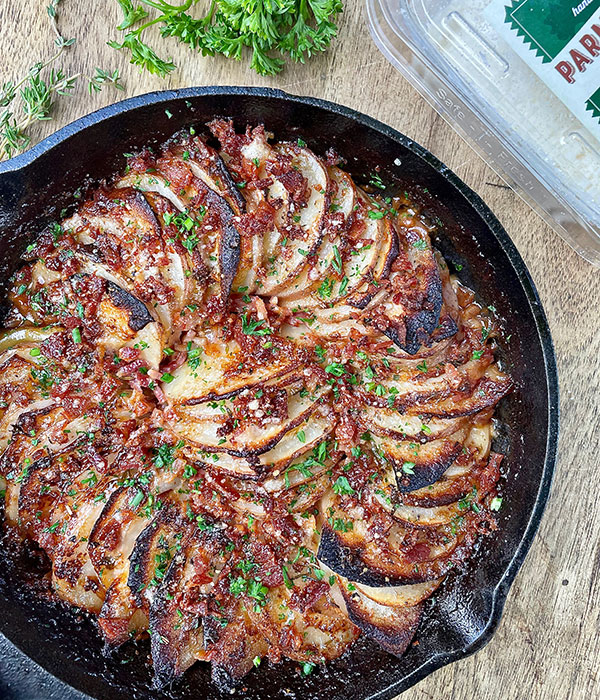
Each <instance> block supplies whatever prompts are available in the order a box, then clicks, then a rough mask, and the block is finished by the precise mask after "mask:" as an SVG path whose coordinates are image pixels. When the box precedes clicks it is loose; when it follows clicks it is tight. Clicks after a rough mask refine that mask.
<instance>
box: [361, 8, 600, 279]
mask: <svg viewBox="0 0 600 700" xmlns="http://www.w3.org/2000/svg"><path fill="white" fill-rule="evenodd" d="M367 11H368V17H369V24H370V28H371V33H372V35H373V37H374V39H375V41H376V43H377V45H378V46H379V48H380V49H381V51H382V52H383V54H384V55H385V56H386V57H387V58H388V60H389V61H390V62H391V63H392V64H393V65H394V66H395V67H396V68H398V69H399V70H400V71H401V72H402V74H403V75H404V76H405V77H406V78H407V79H408V80H409V81H410V82H411V83H412V84H413V85H414V86H415V87H416V88H417V90H419V92H420V93H421V94H422V95H423V96H424V97H425V98H426V99H427V100H428V101H429V102H430V103H431V105H432V106H433V107H434V108H435V109H436V110H437V111H438V112H439V113H440V114H441V115H442V116H443V117H444V118H445V119H446V120H447V121H448V122H449V123H450V124H451V125H452V126H453V127H454V128H455V129H456V130H457V131H458V132H459V133H460V134H461V135H462V136H463V137H464V138H465V139H466V140H467V141H468V142H469V143H470V145H471V146H472V147H473V148H474V149H475V150H476V151H477V152H478V153H479V154H480V155H481V156H482V157H483V158H484V159H485V160H486V161H487V162H488V163H489V165H490V166H491V167H492V168H494V170H495V171H496V172H497V173H498V174H499V175H500V176H501V177H502V178H503V179H504V180H506V181H507V182H508V184H510V185H511V186H512V187H513V188H514V189H515V190H516V191H517V192H518V193H519V194H520V195H521V196H522V197H523V198H524V199H525V200H526V201H527V202H528V203H529V204H530V205H531V206H532V207H533V208H534V209H535V210H536V211H537V212H538V213H539V214H540V215H541V216H542V217H543V218H544V219H545V220H546V221H547V222H548V223H549V224H550V225H551V226H552V227H553V228H554V229H555V230H556V231H557V232H558V233H559V234H560V235H561V236H562V237H563V238H564V239H565V240H566V241H567V243H569V244H570V245H571V246H572V247H573V248H574V249H575V250H576V251H577V252H578V253H580V254H581V255H582V256H583V257H584V258H585V259H586V260H588V261H589V262H591V263H593V264H594V265H597V266H599V267H600V0H582V1H581V2H580V1H579V0H568V1H567V2H565V0H367Z"/></svg>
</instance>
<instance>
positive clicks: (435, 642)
mask: <svg viewBox="0 0 600 700" xmlns="http://www.w3.org/2000/svg"><path fill="white" fill-rule="evenodd" d="M216 116H228V117H233V119H234V121H235V123H236V126H237V128H238V129H243V128H244V127H245V126H246V124H247V123H249V124H257V123H264V124H265V125H267V128H268V129H269V130H271V131H273V132H274V133H275V134H276V136H277V138H279V139H297V138H298V137H301V138H302V139H303V140H305V141H306V142H307V143H308V145H309V146H310V147H311V148H312V149H313V150H315V151H316V152H317V153H319V154H324V153H325V151H326V150H327V148H329V147H330V146H333V147H334V149H335V150H336V151H337V152H338V153H339V154H340V155H342V156H343V157H344V158H345V159H346V160H347V165H346V168H347V169H348V170H349V171H350V172H351V173H352V174H353V175H354V176H356V177H357V178H358V180H359V181H360V180H363V181H364V178H366V179H368V177H369V174H370V173H372V172H374V171H375V170H376V169H378V170H379V174H380V176H381V178H382V180H383V181H384V182H385V183H388V185H389V186H388V191H387V193H388V194H393V193H395V192H397V191H399V190H404V189H408V190H410V191H411V193H413V195H414V196H415V197H416V198H418V199H419V200H420V201H422V202H423V203H424V205H425V207H426V208H428V209H429V210H430V213H431V214H432V215H433V216H437V217H439V219H440V220H441V223H442V226H441V229H440V230H441V233H440V234H439V236H438V237H437V239H436V241H435V242H436V245H437V246H438V248H439V249H440V250H441V251H442V252H443V253H444V255H445V256H446V259H447V260H448V261H449V262H450V264H451V265H453V266H454V269H455V270H456V271H457V274H458V276H459V277H460V278H461V279H463V280H464V281H465V282H466V283H467V284H468V285H470V286H472V287H473V288H474V289H475V290H476V291H477V293H478V294H479V296H480V298H481V299H482V300H484V301H485V303H487V304H493V305H494V306H495V307H496V309H497V313H498V315H499V316H500V317H501V318H502V319H503V320H504V324H505V336H508V335H510V341H508V340H507V341H506V342H504V343H503V345H502V347H501V348H500V351H499V352H500V357H501V360H502V363H503V365H504V367H505V368H506V369H508V371H509V372H510V373H511V374H512V376H513V377H514V379H515V381H516V390H515V391H514V393H513V394H512V395H511V396H509V397H508V398H507V399H505V400H504V401H503V403H502V405H501V408H500V411H499V430H498V437H497V439H496V445H495V447H496V449H497V450H499V451H502V452H504V453H505V454H506V455H507V457H506V460H505V463H504V468H505V471H506V472H507V476H506V479H505V480H504V482H503V487H502V489H503V496H504V504H503V507H502V509H501V511H500V514H499V529H498V530H497V531H496V532H495V533H494V534H493V535H492V536H491V537H489V538H488V539H486V540H485V543H484V544H483V547H485V550H486V556H485V561H483V560H482V559H480V558H479V557H475V559H474V560H473V561H472V562H471V563H470V564H469V566H468V568H467V569H466V571H464V573H461V574H459V575H456V576H454V577H452V578H451V579H450V580H449V581H447V582H446V584H445V585H444V587H443V590H441V592H440V593H439V595H438V596H437V597H436V599H435V600H434V601H433V602H432V603H431V604H430V606H429V609H428V611H427V614H426V615H425V619H424V620H423V622H422V624H421V626H420V629H419V631H418V634H417V639H418V641H419V643H418V645H414V646H412V647H411V648H410V649H409V651H408V652H407V653H406V654H405V656H404V657H403V658H401V659H396V658H394V657H392V656H390V655H388V654H387V653H385V652H383V651H381V650H380V649H379V648H377V647H376V646H375V645H374V644H371V643H369V642H365V641H362V640H361V641H359V643H358V644H357V645H356V646H355V647H354V648H353V649H352V650H351V651H350V652H349V653H348V654H347V655H346V656H344V657H343V658H342V659H339V660H338V661H335V662H332V663H330V664H329V665H328V666H327V667H326V668H325V669H322V670H318V671H315V672H314V673H313V674H312V675H311V676H309V677H302V676H301V675H299V673H298V672H297V664H294V663H291V662H289V663H284V664H281V665H279V666H276V667H273V666H271V667H269V666H268V665H266V666H265V665H263V666H262V667H261V668H260V670H259V671H258V672H253V673H251V674H250V675H249V676H248V678H247V679H246V683H245V684H244V686H243V688H244V693H243V696H244V698H247V699H248V700H250V699H252V700H259V699H260V700H271V699H273V700H275V699H276V698H283V697H292V698H293V697H295V698H299V699H300V698H303V699H305V700H308V699H309V698H320V697H323V694H324V689H325V688H326V689H327V696H328V698H329V699H330V700H341V699H342V698H353V699H357V700H359V699H363V698H365V699H366V698H391V697H393V696H394V695H396V694H397V693H399V692H401V691H402V690H404V689H406V688H408V687H409V686H411V685H412V684H414V683H415V682H416V681H418V680H419V679H421V678H423V677H424V676H425V675H427V674H428V673H430V672H431V671H433V670H435V669H436V668H439V667H440V666H443V665H444V664H447V663H449V662H450V661H453V660H455V659H458V658H461V657H464V656H466V655H468V654H469V653H472V652H473V651H475V650H477V649H479V648H480V647H482V646H483V645H484V644H485V643H486V642H487V641H488V640H489V639H490V637H491V636H492V634H493V632H494V630H495V628H496V626H497V624H498V622H499V618H500V614H501V611H502V607H503V604H504V601H505V598H506V595H507V593H508V589H509V587H510V584H511V582H512V580H513V578H514V576H515V574H516V572H517V570H518V568H519V566H520V565H521V564H522V562H523V559H524V557H525V554H526V552H527V550H528V548H529V546H530V543H531V540H532V538H533V535H534V532H535V530H536V529H537V526H538V524H539V521H540V519H541V515H542V511H543V508H544V505H545V502H546V500H547V496H548V491H549V487H550V481H551V476H552V471H553V467H554V460H555V449H556V440H557V433H558V387H557V379H556V367H555V361H554V354H553V348H552V341H551V337H550V333H549V330H548V326H547V323H546V319H545V316H544V312H543V310H542V308H541V305H540V302H539V298H538V296H537V292H536V290H535V287H534V285H533V282H532V281H531V278H530V276H529V274H528V272H527V270H526V268H525V266H524V264H523V261H522V260H521V258H520V256H519V254H518V253H517V251H516V249H515V248H514V246H513V245H512V243H511V242H510V240H509V239H508V237H507V235H506V233H505V232H504V230H503V229H502V227H501V225H500V224H499V222H498V221H497V219H496V218H495V217H494V216H493V215H492V213H491V212H490V211H489V209H488V208H487V207H486V206H485V205H484V204H483V202H482V201H481V200H480V199H479V198H478V197H477V195H475V194H474V193H473V192H472V191H471V190H469V189H468V188H467V187H466V186H465V185H464V184H463V183H462V182H461V181H460V180H459V179H458V178H457V177H456V176H454V175H453V174H452V173H451V172H450V171H449V170H448V169H447V168H446V167H445V166H443V165H442V164H441V163H440V162H439V161H438V160H436V159H435V158H434V157H433V156H432V155H431V154H429V153H428V152H427V151H426V150H425V149H423V148H422V147H420V146H418V145H417V144H415V143H414V142H412V141H410V140H409V139H408V138H406V137H405V136H403V135H402V134H399V133H398V132H396V131H394V130H392V129H390V128H388V127H386V126H384V125H383V124H381V123H379V122H376V121H374V120H372V119H370V118H368V117H365V116H364V115H361V114H358V113H356V112H354V111H352V110H350V109H347V108H344V107H340V106H338V105H334V104H331V103H326V102H323V101H320V100H315V99H311V98H303V97H293V96H290V95H287V94H285V93H282V92H280V91H274V90H266V89H248V88H190V89H186V90H181V91H177V92H163V93H152V94H150V95H145V96H142V97H139V98H133V99H131V100H127V101H126V102H123V103H119V104H116V105H113V106H112V107H108V108H106V109H104V110H101V111H100V112H98V113H96V114H93V115H90V116H89V117H85V118H83V119H82V120H80V121H79V122H75V123H74V124H72V125H70V126H69V127H66V128H65V129H63V130H62V131H61V132H59V133H58V134H55V135H54V136H53V137H50V138H49V139H47V140H46V141H45V142H43V143H42V144H41V145H40V146H38V147H36V148H34V149H33V150H32V151H31V152H30V153H29V154H25V155H24V156H22V157H19V158H17V159H15V160H14V161H10V162H8V163H6V164H3V165H0V251H1V253H2V255H1V256H0V258H1V259H0V280H2V281H3V282H4V283H5V282H6V280H7V278H8V276H9V275H10V274H11V272H12V271H14V269H15V266H16V264H17V260H18V258H19V255H20V253H21V252H22V250H23V248H24V247H25V246H26V245H27V244H28V242H30V239H31V238H32V237H33V236H34V235H35V232H36V231H39V230H40V228H41V223H43V222H44V221H46V220H53V219H55V218H57V217H58V215H59V212H60V211H61V209H62V208H63V207H68V206H70V205H73V203H75V202H76V201H77V197H78V196H80V194H81V192H82V191H84V190H85V186H86V185H87V184H88V183H97V182H98V181H100V180H101V179H102V178H105V177H108V176H110V175H111V173H114V172H115V171H117V170H120V169H122V168H123V167H124V166H125V160H126V159H125V157H124V156H123V153H126V152H130V151H134V150H135V149H136V148H139V147H142V146H144V145H148V144H153V143H159V142H161V141H163V140H165V139H166V138H167V137H169V136H170V135H171V134H173V133H174V132H175V131H177V130H178V129H180V128H182V127H189V126H190V125H192V124H193V125H200V128H202V124H204V123H205V122H206V121H209V120H210V119H212V118H214V117H216ZM82 188H83V190H82ZM384 194H386V193H384ZM2 557H3V559H4V561H3V562H2V565H1V566H0V631H1V632H2V633H3V634H4V635H6V637H8V639H10V640H11V641H12V642H13V643H14V644H16V645H17V646H18V647H20V648H21V649H22V650H23V651H24V652H25V653H26V654H27V655H28V656H29V657H30V658H31V659H33V660H34V661H36V662H37V663H39V664H40V665H41V666H43V667H44V668H46V669H47V670H49V671H50V672H51V673H52V674H53V675H55V676H57V677H58V678H60V679H62V680H63V681H66V682H67V683H69V684H71V685H72V686H74V687H75V688H77V689H79V690H81V691H83V692H85V693H87V694H89V695H91V696H93V697H95V698H102V699H104V698H110V699H111V700H120V699H123V700H132V698H136V699H137V698H149V697H153V698H159V697H169V698H181V699H184V698H204V699H205V700H213V699H215V700H216V698H218V697H219V694H218V693H217V692H216V691H215V689H214V687H213V686H212V685H211V683H210V679H209V674H208V667H207V666H206V665H204V664H196V666H195V667H194V668H193V669H192V670H191V671H190V672H188V673H187V674H186V676H185V678H184V679H183V680H182V681H180V682H178V683H176V684H175V685H174V686H173V687H172V688H171V689H169V690H168V691H167V692H165V693H164V694H163V693H157V692H156V691H152V690H150V685H149V683H150V672H149V668H148V666H147V663H146V661H147V654H148V649H147V647H146V646H145V645H144V644H139V645H131V646H130V647H126V648H124V649H122V650H121V651H120V652H119V653H118V655H117V656H116V657H115V658H113V659H107V658H105V657H103V656H102V654H101V647H102V645H101V642H100V638H99V636H98V635H97V633H96V631H95V626H94V623H93V622H92V621H90V620H88V619H87V618H86V617H85V616H82V615H77V614H76V613H74V612H73V611H70V610H65V609H64V608H63V607H62V606H60V605H56V604H53V603H48V602H44V601H43V600H40V599H38V598H36V596H34V595H32V594H31V592H30V589H29V588H27V586H26V585H24V584H23V583H21V582H20V581H21V579H22V570H25V571H26V570H27V569H28V565H27V562H25V563H23V558H22V557H21V558H20V559H19V560H18V561H17V562H16V563H15V562H14V561H13V560H12V559H10V558H9V557H7V556H6V555H4V554H3V555H2ZM240 694H241V693H240ZM23 697H25V696H23Z"/></svg>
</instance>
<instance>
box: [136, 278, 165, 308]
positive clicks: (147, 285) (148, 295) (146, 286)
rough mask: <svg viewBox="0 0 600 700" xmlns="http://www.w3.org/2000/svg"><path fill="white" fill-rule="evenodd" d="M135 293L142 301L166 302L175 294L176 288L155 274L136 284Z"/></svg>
mask: <svg viewBox="0 0 600 700" xmlns="http://www.w3.org/2000/svg"><path fill="white" fill-rule="evenodd" d="M135 293H136V295H137V296H138V297H139V298H140V299H141V300H142V301H149V302H153V301H154V300H156V301H158V303H159V304H166V303H167V302H169V301H171V299H172V298H173V296H174V293H175V292H174V290H173V288H172V287H169V286H168V285H167V284H165V282H163V281H162V280H159V279H158V278H157V277H155V276H154V275H150V276H149V277H147V278H146V279H145V280H144V281H143V282H142V283H140V284H136V285H135Z"/></svg>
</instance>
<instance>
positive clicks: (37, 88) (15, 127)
mask: <svg viewBox="0 0 600 700" xmlns="http://www.w3.org/2000/svg"><path fill="white" fill-rule="evenodd" d="M60 2H61V0H50V4H49V5H48V7H47V8H46V9H47V13H48V18H49V21H50V26H51V28H52V32H53V34H54V35H55V39H54V44H55V46H56V50H55V51H54V53H53V54H52V55H51V56H50V57H49V58H47V59H45V60H43V61H38V62H37V63H35V64H34V65H33V66H32V67H31V68H30V69H29V71H28V72H27V74H26V75H25V76H23V77H22V78H21V79H20V80H18V81H16V82H13V81H7V82H5V83H4V84H3V85H2V87H1V88H0V107H3V108H4V109H3V110H2V111H1V112H0V160H4V159H5V158H11V157H12V156H13V155H15V154H16V153H21V152H22V151H24V150H25V149H26V148H28V146H29V145H30V144H31V135H30V134H29V133H28V130H29V128H30V127H31V126H32V125H33V124H34V123H35V122H39V121H47V120H49V119H51V112H52V108H53V106H54V102H55V100H56V98H57V97H58V96H68V95H71V94H72V92H73V90H74V88H75V86H76V84H77V81H78V79H79V78H82V79H85V80H86V81H87V83H88V87H89V91H90V94H91V93H92V92H98V91H99V90H101V89H102V87H103V86H104V85H106V84H112V85H113V86H114V87H115V88H116V89H118V90H123V89H124V87H123V85H122V84H121V82H120V77H119V71H118V70H115V71H113V72H112V73H109V72H107V71H104V70H102V69H101V68H96V69H95V73H94V75H92V76H86V75H84V74H83V73H74V74H72V75H68V74H67V73H65V71H64V70H63V69H62V68H55V67H53V66H54V65H55V64H56V62H57V61H58V59H59V58H60V57H61V56H62V55H63V53H64V52H65V51H66V50H67V49H68V48H70V47H71V46H73V44H75V41H76V40H75V39H74V38H66V37H65V36H63V34H62V33H61V31H60V28H59V26H58V6H59V4H60Z"/></svg>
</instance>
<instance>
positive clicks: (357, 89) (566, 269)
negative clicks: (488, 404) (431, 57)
mask: <svg viewBox="0 0 600 700" xmlns="http://www.w3.org/2000/svg"><path fill="white" fill-rule="evenodd" d="M345 4H346V11H345V13H344V15H343V17H342V19H341V23H340V25H341V26H340V33H339V37H338V39H337V40H336V41H335V42H334V45H333V46H332V48H331V50H330V51H329V52H328V53H327V54H325V55H323V56H319V57H317V58H315V59H313V60H311V61H310V62H309V63H308V64H306V65H304V66H303V65H294V66H292V67H291V68H288V69H287V70H286V71H285V72H284V73H283V74H281V75H280V76H278V77H276V78H273V79H268V78H262V77H260V76H257V75H256V74H254V73H253V72H251V71H250V70H249V69H248V68H247V65H246V64H245V63H237V62H235V61H232V60H226V59H223V58H203V57H202V56H200V55H195V54H193V53H192V52H190V51H188V50H186V49H184V48H182V47H179V46H178V45H177V44H176V43H175V42H174V41H170V40H169V41H167V40H161V41H159V42H157V45H158V46H160V48H161V49H162V51H163V53H164V54H170V55H172V56H173V57H174V59H175V62H176V63H177V65H178V66H179V69H178V71H177V72H176V73H175V74H174V75H173V76H171V77H170V78H169V79H167V80H162V79H160V78H157V77H156V76H150V75H149V74H140V73H139V72H138V69H137V68H136V67H134V66H131V65H129V63H128V62H127V60H126V57H125V56H122V55H120V54H118V53H116V52H115V51H113V50H112V49H110V48H108V47H107V46H106V41H107V39H109V38H114V37H116V34H117V32H116V31H114V29H113V28H114V27H115V26H116V25H117V24H118V21H119V20H118V14H119V13H118V8H117V5H116V3H115V2H113V1H109V2H107V1H106V0H105V1H104V2H98V1H97V0H78V2H74V1H73V0H63V3H62V4H61V6H60V7H61V8H62V11H63V13H64V20H62V21H61V26H62V27H63V28H64V33H65V34H66V35H67V36H76V37H77V39H78V43H77V45H76V46H75V47H73V48H72V49H71V50H70V51H69V53H68V55H66V56H65V61H64V64H65V66H66V67H67V68H68V69H71V70H72V71H73V72H77V71H84V72H86V73H90V72H92V71H93V68H94V67H95V66H96V65H99V66H101V67H103V68H106V69H108V68H111V69H114V68H117V67H118V68H119V69H120V70H121V73H122V75H123V78H124V82H125V84H126V88H127V90H126V93H116V92H115V91H113V90H111V89H106V90H104V91H103V92H102V93H100V94H98V95H95V96H91V97H90V96H89V95H88V93H87V91H86V90H85V89H84V86H83V85H81V86H79V88H78V90H77V91H76V94H75V96H74V97H72V98H70V99H67V98H65V99H61V100H60V104H59V105H58V108H57V110H56V113H55V119H54V120H53V121H51V122H47V123H45V124H43V125H42V128H41V129H40V130H39V131H36V132H35V133H36V137H41V136H45V135H47V134H49V133H51V132H52V131H53V130H54V129H56V128H58V127H60V126H63V125H64V124H66V123H68V122H70V121H72V120H73V119H75V118H77V117H79V116H81V115H83V114H86V113H87V112H91V111H92V110H94V109H97V108H99V107H101V106H104V105H106V104H109V103H110V102H113V101H115V100H117V99H121V98H122V97H124V96H132V95H136V94H140V93H144V92H148V91H151V90H157V89H167V88H178V87H184V86H196V85H261V86H273V87H278V88H282V89H284V90H287V91H289V92H292V93H295V94H299V95H313V96H316V97H321V98H325V99H328V100H332V101H335V102H339V103H341V104H345V105H348V106H350V107H353V108H355V109H357V110H360V111H362V112H365V113H367V114H369V115H371V116H373V117H376V118H377V119H380V120H382V121H383V122H385V123H387V124H389V125H391V126H392V127H395V128H396V129H399V130H400V131H401V132H404V133H405V134H407V135H408V136H410V137H411V138H413V139H415V140H416V141H418V142H419V143H421V144H423V145H424V146H425V147H427V148H428V149H429V150H430V151H432V152H433V153H434V154H435V155H436V156H437V157H438V158H440V159H441V160H442V161H443V162H444V163H446V164H447V165H448V166H449V167H450V168H451V169H452V170H454V172H456V173H457V174H458V175H459V176H460V177H461V178H462V179H463V180H464V181H465V182H466V183H467V184H468V185H469V186H470V187H472V188H473V189H474V190H475V191H476V192H477V193H479V194H480V195H481V197H482V198H483V199H484V200H485V201H486V202H487V204H488V205H489V206H490V207H491V209H492V211H494V212H495V214H496V215H497V216H498V218H499V219H500V221H501V222H502V223H503V225H504V226H505V228H506V230H507V231H508V233H509V235H510V236H511V238H512V239H513V241H514V242H515V244H516V246H517V248H518V249H519V251H520V253H521V255H522V256H523V258H524V259H525V262H526V264H527V266H528V267H529V270H530V272H531V274H532V275H533V279H534V281H535V283H536V285H537V288H538V290H539V293H540V296H541V298H542V302H543V304H544V308H545V310H546V313H547V315H548V318H549V322H550V327H551V329H552V332H553V336H554V343H555V346H556V354H557V358H558V369H559V375H560V382H561V390H562V398H561V411H562V433H561V440H560V449H559V459H558V466H557V470H556V475H555V481H554V486H553V490H552V495H551V498H550V502H549V504H548V508H547V510H546V514H545V516H544V519H543V522H542V525H541V528H540V531H539V532H538V534H537V536H536V538H535V542H534V543H533V547H532V549H531V552H530V554H529V556H528V557H527V560H526V562H525V564H524V566H523V568H522V570H521V572H520V573H519V575H518V576H517V579H516V581H515V584H514V586H513V588H512V590H511V592H510V595H509V597H508V602H507V605H506V609H505V613H504V617H503V620H502V622H501V624H500V627H499V629H498V632H497V633H496V635H495V636H494V638H493V639H492V641H491V642H490V643H489V644H488V645H487V646H486V647H485V648H484V649H483V650H482V651H480V652H479V653H477V654H475V655H474V656H471V657H470V658H468V659H464V660H462V661H459V662H457V663H454V664H452V665H450V666H447V667H446V668H443V669H441V670H439V671H437V672H436V673H434V674H433V675H431V676H429V677H428V678H427V679H425V680H424V681H422V682H421V683H419V684H418V685H417V686H416V687H414V688H412V689H410V690H408V691H406V693H404V694H403V695H402V700H426V699H429V698H435V699H436V700H437V699H439V698H444V699H445V698H452V700H467V699H468V700H488V699H489V700H521V699H525V698H527V700H538V699H539V700H542V699H543V700H579V698H589V699H590V700H591V699H592V698H595V697H600V678H599V675H600V671H599V665H600V664H599V661H600V633H599V632H600V630H599V626H598V623H599V611H600V606H599V602H600V544H599V542H600V502H599V500H598V497H597V496H596V490H597V481H596V482H595V480H596V479H598V467H599V466H600V457H599V455H600V438H599V435H600V430H599V427H600V409H599V407H600V333H599V332H598V326H599V325H600V313H599V308H600V271H599V270H597V269H594V268H593V267H591V266H590V265H588V264H587V263H586V262H584V261H583V260H582V259H581V258H579V257H578V256H577V255H576V254H575V253H574V252H573V251H572V250H571V249H570V248H569V247H568V246H567V245H566V244H565V243H564V242H563V241H562V240H561V239H560V238H559V237H558V236H557V235H556V234H555V233H554V232H553V231H552V230H551V229H550V228H549V227H548V226H547V225H546V224H544V223H543V222H542V221H541V220H540V218H539V217H538V216H537V215H536V214H534V213H533V212H532V211H531V210H530V209H529V208H528V207H527V206H526V205H525V204H524V203H523V202H522V201H521V200H520V199H519V198H518V197H517V196H516V195H515V194H514V193H513V192H512V191H511V190H508V189H506V188H503V187H499V186H498V185H500V184H502V181H501V180H500V179H499V178H498V176H497V175H496V174H495V173H494V172H493V171H492V170H491V169H490V168H489V167H487V166H486V165H485V164H484V163H483V162H482V161H481V160H480V159H479V158H478V156H476V155H475V154H474V153H473V152H472V151H471V149H470V148H469V146H467V145H466V144H465V143H464V142H463V141H462V140H461V139H460V138H459V137H458V136H457V135H456V134H455V133H454V131H453V130H452V129H451V128H450V127H449V126H448V125H447V124H446V123H445V122H444V121H443V120H442V119H441V118H440V117H439V116H438V115H437V114H436V113H435V112H434V111H433V110H432V109H431V108H430V107H429V106H428V105H427V104H426V103H425V101H424V100H423V99H422V98H421V97H420V96H419V95H418V94H417V93H416V92H415V91H414V90H413V89H412V87H411V86H410V85H409V84H408V83H407V82H406V81H405V80H404V79H403V78H402V77H401V76H400V74H399V73H398V72H396V71H395V69H393V68H392V67H391V66H390V65H389V64H388V63H387V62H386V60H385V59H384V58H383V56H382V55H381V54H380V53H379V51H378V50H377V48H376V46H375V45H374V43H373V42H372V40H371V37H370V35H369V32H368V29H367V25H366V17H365V12H364V7H363V3H362V2H361V0H346V3H345ZM45 5H46V1H45V0H41V2H32V0H13V1H12V2H10V3H9V2H2V3H0V27H2V33H1V34H0V56H1V57H2V64H3V67H2V75H1V76H0V80H1V81H4V80H7V79H10V78H16V77H20V75H21V74H23V73H24V71H26V70H27V69H28V68H29V66H30V65H31V63H32V62H34V61H37V60H40V59H41V58H43V57H45V56H47V55H48V54H49V52H50V51H51V50H52V42H53V37H52V35H51V33H50V30H49V26H48V21H47V16H46V11H45V7H44V6H45ZM84 8H85V14H84ZM523 428H524V430H527V426H523Z"/></svg>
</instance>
